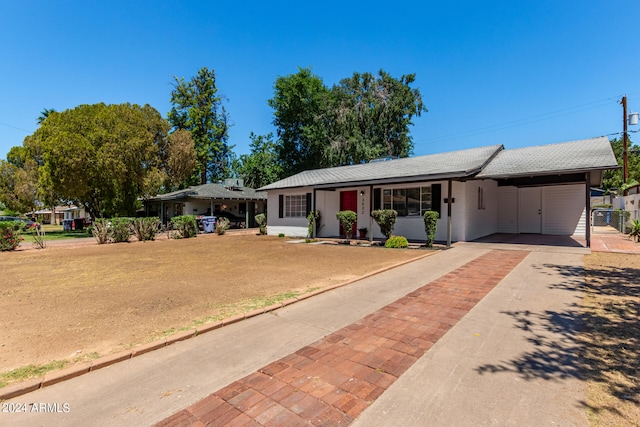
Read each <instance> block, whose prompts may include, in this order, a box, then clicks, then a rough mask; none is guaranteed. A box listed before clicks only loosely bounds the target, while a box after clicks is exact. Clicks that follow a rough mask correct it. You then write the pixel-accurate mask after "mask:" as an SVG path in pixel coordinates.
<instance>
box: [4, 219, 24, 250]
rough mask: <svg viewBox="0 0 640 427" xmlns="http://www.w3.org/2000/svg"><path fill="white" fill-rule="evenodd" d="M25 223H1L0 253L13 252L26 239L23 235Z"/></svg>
mask: <svg viewBox="0 0 640 427" xmlns="http://www.w3.org/2000/svg"><path fill="white" fill-rule="evenodd" d="M22 229H23V223H22V222H20V221H0V251H2V252H4V251H13V250H15V249H16V248H17V247H18V246H20V242H22V241H23V240H24V238H23V237H22V236H21V235H20V234H21V233H22Z"/></svg>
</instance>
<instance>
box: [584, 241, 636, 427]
mask: <svg viewBox="0 0 640 427" xmlns="http://www.w3.org/2000/svg"><path fill="white" fill-rule="evenodd" d="M585 273H586V281H585V290H586V295H585V298H584V301H583V304H582V313H581V318H582V320H583V321H584V326H585V328H584V329H585V331H584V333H583V334H582V335H581V342H582V344H583V345H584V347H585V351H584V353H583V354H582V355H581V360H582V361H581V363H580V367H581V378H583V379H586V380H587V384H588V392H587V399H586V400H587V405H586V409H587V415H588V417H589V424H590V425H591V426H594V427H596V426H639V425H640V363H639V360H640V255H629V254H620V253H595V252H594V253H593V254H591V255H589V256H586V257H585Z"/></svg>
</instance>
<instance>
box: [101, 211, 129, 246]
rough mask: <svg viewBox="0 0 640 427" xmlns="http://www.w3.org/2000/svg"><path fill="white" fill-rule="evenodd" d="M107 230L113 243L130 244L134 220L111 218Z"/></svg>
mask: <svg viewBox="0 0 640 427" xmlns="http://www.w3.org/2000/svg"><path fill="white" fill-rule="evenodd" d="M107 228H108V235H109V239H110V240H111V241H112V242H113V243H122V242H128V241H129V239H130V238H131V236H132V235H133V218H127V217H118V218H111V219H110V220H109V225H108V227H107Z"/></svg>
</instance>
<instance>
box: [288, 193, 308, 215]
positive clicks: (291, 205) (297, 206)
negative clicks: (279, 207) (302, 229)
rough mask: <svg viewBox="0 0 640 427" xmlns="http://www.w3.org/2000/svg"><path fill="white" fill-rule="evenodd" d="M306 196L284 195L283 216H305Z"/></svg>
mask: <svg viewBox="0 0 640 427" xmlns="http://www.w3.org/2000/svg"><path fill="white" fill-rule="evenodd" d="M306 210H307V197H306V196H305V195H295V196H285V197H284V216H285V217H287V218H299V217H306V216H307V215H306Z"/></svg>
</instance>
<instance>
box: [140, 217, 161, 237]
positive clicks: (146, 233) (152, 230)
mask: <svg viewBox="0 0 640 427" xmlns="http://www.w3.org/2000/svg"><path fill="white" fill-rule="evenodd" d="M159 229H160V219H159V218H157V217H147V218H136V219H134V220H133V233H134V234H135V235H136V237H137V238H138V240H139V241H141V242H146V241H147V240H156V235H157V234H158V231H159Z"/></svg>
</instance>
